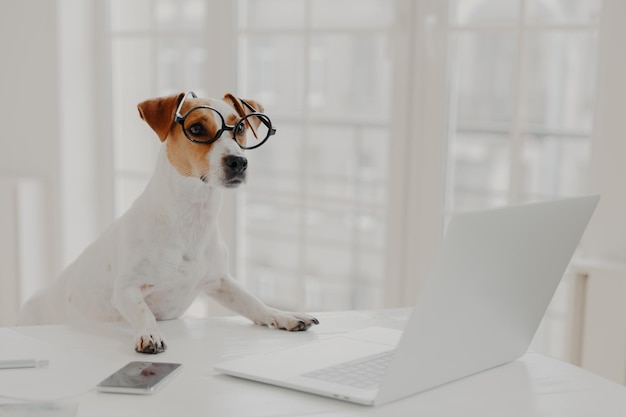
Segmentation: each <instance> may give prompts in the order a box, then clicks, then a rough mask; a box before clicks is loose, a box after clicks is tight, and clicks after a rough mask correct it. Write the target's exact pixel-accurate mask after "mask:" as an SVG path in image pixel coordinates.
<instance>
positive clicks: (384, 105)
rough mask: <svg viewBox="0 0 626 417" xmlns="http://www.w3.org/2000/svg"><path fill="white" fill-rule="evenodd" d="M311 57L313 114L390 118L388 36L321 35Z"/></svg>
mask: <svg viewBox="0 0 626 417" xmlns="http://www.w3.org/2000/svg"><path fill="white" fill-rule="evenodd" d="M308 58H309V77H310V78H309V97H308V105H309V107H310V109H311V112H312V114H314V115H316V116H318V115H324V116H325V117H331V118H337V119H341V120H346V119H351V118H353V117H356V116H367V117H368V119H369V120H372V119H373V120H376V121H382V120H386V119H387V115H388V113H389V111H390V110H389V107H390V100H389V97H390V94H389V91H388V90H387V89H388V86H389V85H390V79H391V66H390V63H389V60H388V51H387V44H386V37H385V36H384V35H382V34H381V35H362V34H355V35H317V36H314V37H313V38H312V41H311V47H310V52H309V57H308ZM346 121H351V120H346Z"/></svg>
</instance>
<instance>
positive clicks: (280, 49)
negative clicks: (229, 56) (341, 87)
mask: <svg viewBox="0 0 626 417" xmlns="http://www.w3.org/2000/svg"><path fill="white" fill-rule="evenodd" d="M304 50H305V43H304V36H277V35H262V36H261V35H259V36H253V37H252V36H245V35H242V36H240V42H239V60H240V62H239V79H238V81H239V86H240V87H239V89H240V91H245V94H247V96H248V97H249V98H253V99H255V100H257V101H259V102H260V103H261V104H263V105H264V106H265V107H267V108H271V109H272V111H273V112H274V113H273V114H276V113H281V114H287V115H300V114H301V112H302V103H303V101H304V100H303V98H304V93H305V92H304V85H305V78H304V76H305V74H306V71H305V70H304V65H305V58H304Z"/></svg>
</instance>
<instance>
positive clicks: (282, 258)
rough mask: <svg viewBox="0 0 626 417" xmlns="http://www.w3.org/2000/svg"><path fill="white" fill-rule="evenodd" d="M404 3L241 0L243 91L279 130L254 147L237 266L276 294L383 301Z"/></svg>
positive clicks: (262, 290) (294, 299) (309, 300)
mask: <svg viewBox="0 0 626 417" xmlns="http://www.w3.org/2000/svg"><path fill="white" fill-rule="evenodd" d="M329 10H332V12H330V13H329V12H328V11H329ZM393 12H394V10H393V3H390V2H386V1H378V0H367V1H362V0H355V1H353V0H341V1H320V0H314V1H308V0H306V1H305V0H295V1H293V0H291V1H277V0H261V1H259V0H252V1H247V0H241V1H239V2H238V27H237V29H238V32H237V33H238V40H239V42H238V51H239V54H238V74H239V79H238V81H239V91H240V92H241V94H244V95H247V96H249V97H251V98H255V99H258V100H259V101H260V102H261V103H263V104H264V105H265V107H266V110H267V111H268V113H269V114H270V115H271V117H272V120H274V121H275V123H276V125H277V127H278V132H279V133H278V135H277V136H276V137H275V138H272V141H271V143H269V144H268V145H267V146H264V147H262V148H259V149H258V150H255V151H254V152H250V153H248V158H249V160H250V166H251V175H250V178H249V180H248V184H247V186H246V188H245V192H244V193H242V194H241V204H239V208H240V216H239V220H240V223H239V229H238V230H239V233H238V235H237V237H238V239H237V242H238V243H239V251H238V253H239V254H240V256H238V257H237V260H238V265H237V266H238V268H237V271H238V276H239V277H240V278H242V279H245V280H246V285H247V287H248V288H250V289H251V290H252V291H253V292H254V293H256V294H258V295H260V296H261V297H262V298H263V299H264V300H265V301H267V302H269V303H271V304H273V305H276V306H280V307H282V308H286V309H294V308H305V309H309V310H328V309H349V308H373V307H380V306H382V305H383V296H384V291H383V286H384V280H383V275H384V269H385V248H386V221H387V220H386V215H387V213H386V204H387V163H388V157H387V148H388V146H389V145H388V144H389V123H390V114H391V102H390V99H391V94H390V93H391V62H390V59H389V58H390V57H389V56H388V54H387V45H388V42H389V31H390V27H391V23H392V22H393V18H394V14H393ZM341 16H350V19H344V18H342V17H341Z"/></svg>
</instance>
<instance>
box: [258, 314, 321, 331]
mask: <svg viewBox="0 0 626 417" xmlns="http://www.w3.org/2000/svg"><path fill="white" fill-rule="evenodd" d="M314 324H320V322H319V320H317V319H316V318H315V317H313V316H310V315H308V314H304V313H288V312H286V311H279V310H274V311H273V312H272V315H271V319H270V321H269V323H268V325H269V326H271V327H275V328H277V329H280V330H287V331H290V332H301V331H304V330H306V329H308V328H309V327H311V326H312V325H314Z"/></svg>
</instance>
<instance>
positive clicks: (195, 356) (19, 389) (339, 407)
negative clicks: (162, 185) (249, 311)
mask: <svg viewBox="0 0 626 417" xmlns="http://www.w3.org/2000/svg"><path fill="white" fill-rule="evenodd" d="M407 314H408V311H407V310H384V311H378V312H357V311H352V312H341V313H322V314H319V315H318V318H319V319H320V322H321V324H320V325H319V326H316V327H315V328H313V329H311V330H309V331H307V332H302V333H288V332H283V331H278V330H274V329H268V328H264V327H258V326H254V325H252V324H250V323H249V322H248V321H246V320H245V319H242V318H239V317H220V318H210V319H184V320H173V321H168V322H161V323H160V328H161V329H162V331H163V333H164V334H165V335H166V337H167V338H168V341H169V345H168V350H167V351H166V352H165V353H163V354H160V355H156V356H148V355H142V354H138V353H135V352H134V351H133V350H132V334H131V331H130V329H129V327H128V326H127V325H126V324H124V323H104V324H95V325H91V326H86V325H81V326H33V327H16V328H4V329H0V360H4V359H15V358H24V357H34V358H37V359H48V360H50V367H49V368H44V369H22V370H0V415H5V414H4V413H3V410H4V412H6V414H10V412H11V411H14V410H15V409H17V410H18V411H19V410H20V409H19V408H13V409H11V408H9V406H8V405H7V404H17V403H19V401H17V400H16V399H15V398H29V399H38V400H45V402H44V403H35V404H33V403H26V405H20V406H19V407H26V408H28V407H31V410H36V411H37V412H33V413H32V415H37V416H40V415H41V416H45V415H54V416H59V415H66V414H67V415H77V416H89V417H99V416H106V417H110V416H116V417H121V416H133V417H136V416H142V415H150V416H155V417H158V416H168V417H172V416H182V415H185V416H187V415H206V416H238V417H245V416H295V415H306V416H325V417H334V416H352V415H368V416H385V417H387V416H391V415H393V416H402V415H412V416H415V415H424V416H446V417H449V416H455V415H458V416H464V417H466V416H481V417H489V416H498V417H501V416H507V417H512V416H542V417H549V416H568V417H576V416H581V417H582V416H585V417H588V416H592V415H594V416H615V417H617V416H619V417H623V416H625V415H626V387H623V386H621V385H618V384H615V383H613V382H610V381H608V380H605V379H603V378H600V377H598V376H595V375H593V374H591V373H589V372H586V371H584V370H582V369H580V368H577V367H575V366H572V365H569V364H566V363H563V362H559V361H556V360H553V359H549V358H546V357H544V356H542V355H539V354H533V353H529V354H526V355H525V356H524V357H522V358H521V359H519V360H517V361H514V362H512V363H510V364H507V365H504V366H501V367H498V368H495V369H493V370H490V371H486V372H483V373H481V374H478V375H474V376H471V377H468V378H465V379H463V380H461V381H457V382H454V383H451V384H448V385H445V386H443V387H440V388H437V389H433V390H430V391H427V392H425V393H422V394H419V395H416V396H413V397H410V398H408V399H405V400H400V401H397V402H395V403H392V404H388V405H385V406H382V407H376V408H372V407H365V406H360V405H354V404H349V403H344V402H341V401H337V400H332V399H327V398H322V397H317V396H314V395H310V394H304V393H299V392H295V391H290V390H287V389H283V388H277V387H272V386H268V385H264V384H259V383H255V382H249V381H244V380H239V379H236V378H231V377H228V376H224V375H219V374H216V373H215V372H214V371H213V369H212V366H213V364H214V363H216V362H218V361H219V360H221V359H224V358H232V357H236V356H239V355H246V354H251V353H256V352H261V351H269V350H275V349H280V348H282V347H286V346H295V345H298V344H301V343H306V342H309V341H312V340H316V339H318V338H325V337H332V335H334V334H338V333H342V332H346V331H350V330H354V329H359V328H365V327H368V326H384V327H392V328H402V326H403V324H404V322H405V320H406V318H407ZM133 360H155V361H159V362H180V363H183V365H184V368H183V371H182V373H180V374H179V375H177V376H176V377H175V378H174V379H173V380H171V381H170V382H169V383H168V384H167V385H166V386H164V387H163V388H162V390H160V391H159V392H158V393H156V394H155V395H152V396H132V395H123V394H103V393H99V392H97V391H95V389H94V388H93V387H94V386H95V384H97V383H98V382H99V381H100V380H102V379H104V378H105V377H106V376H108V375H109V374H110V373H112V372H113V371H115V370H117V369H118V368H120V367H121V366H122V365H124V364H126V363H127V362H130V361H133ZM2 396H3V397H4V398H3V397H2ZM7 396H8V397H14V398H13V399H8V398H6V397H7ZM10 407H15V406H10ZM42 410H43V411H42ZM49 410H54V413H50V414H48V413H47V412H48V411H49ZM7 411H8V412H7ZM64 411H67V413H64ZM15 414H18V413H15ZM19 415H21V414H19ZM25 415H26V414H25ZM27 415H31V414H27Z"/></svg>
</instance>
